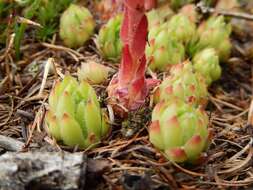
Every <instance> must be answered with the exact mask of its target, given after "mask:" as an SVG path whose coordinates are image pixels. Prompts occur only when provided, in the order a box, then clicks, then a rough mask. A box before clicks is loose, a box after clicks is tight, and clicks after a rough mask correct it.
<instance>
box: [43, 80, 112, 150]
mask: <svg viewBox="0 0 253 190" xmlns="http://www.w3.org/2000/svg"><path fill="white" fill-rule="evenodd" d="M106 120H107V117H106V115H105V113H104V112H103V111H102V110H101V109H100V106H99V102H98V100H97V96H96V93H95V91H94V89H93V88H92V87H91V86H90V85H89V84H88V83H87V82H85V81H82V82H81V83H80V84H78V82H77V81H76V79H74V78H73V77H71V76H65V78H64V79H63V81H62V82H58V83H56V85H55V87H54V88H53V90H52V91H51V93H50V96H49V111H48V112H47V114H46V125H47V127H48V132H49V133H50V134H51V135H52V136H53V137H54V138H55V139H56V140H61V141H63V143H64V144H65V145H68V146H71V147H73V146H77V145H78V146H79V147H81V148H86V147H88V146H91V145H94V143H97V142H99V140H100V139H101V138H102V137H103V136H104V135H105V134H106V133H107V132H108V129H109V128H108V125H107V122H106Z"/></svg>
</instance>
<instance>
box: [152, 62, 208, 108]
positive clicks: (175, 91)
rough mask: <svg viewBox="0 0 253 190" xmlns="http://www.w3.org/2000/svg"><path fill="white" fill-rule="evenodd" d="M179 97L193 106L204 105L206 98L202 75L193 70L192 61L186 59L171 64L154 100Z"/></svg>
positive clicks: (206, 93) (167, 99)
mask: <svg viewBox="0 0 253 190" xmlns="http://www.w3.org/2000/svg"><path fill="white" fill-rule="evenodd" d="M174 98H179V99H181V100H182V101H185V102H186V103H189V104H191V105H194V106H199V105H202V106H203V107H204V106H205V104H206V102H207V99H208V91H207V85H206V81H205V79H204V77H203V76H202V75H201V74H200V73H197V72H194V70H193V66H192V63H191V62H189V61H186V62H184V63H181V64H177V65H175V66H173V67H172V68H171V70H170V75H169V76H168V77H167V78H165V79H164V80H163V82H162V83H161V84H160V85H159V87H158V88H157V89H156V92H155V102H159V101H169V100H173V99H174Z"/></svg>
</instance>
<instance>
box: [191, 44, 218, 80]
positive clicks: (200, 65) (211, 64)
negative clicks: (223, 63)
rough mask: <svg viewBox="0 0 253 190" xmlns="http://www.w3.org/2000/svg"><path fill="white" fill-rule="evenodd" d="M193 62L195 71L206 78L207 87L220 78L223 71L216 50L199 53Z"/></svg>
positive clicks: (209, 49) (208, 49)
mask: <svg viewBox="0 0 253 190" xmlns="http://www.w3.org/2000/svg"><path fill="white" fill-rule="evenodd" d="M192 62H193V67H194V69H195V71H196V72H198V73H200V74H202V76H204V78H205V80H206V83H207V85H210V84H211V83H212V82H213V81H216V80H218V79H219V78H220V76H221V72H222V70H221V67H220V64H219V57H218V55H217V53H216V51H215V49H213V48H207V49H204V50H202V51H200V52H198V53H197V54H196V55H195V56H194V58H193V61H192Z"/></svg>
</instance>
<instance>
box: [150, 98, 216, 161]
mask: <svg viewBox="0 0 253 190" xmlns="http://www.w3.org/2000/svg"><path fill="white" fill-rule="evenodd" d="M149 139H150V141H151V143H152V144H153V145H154V146H155V147H156V148H158V149H160V150H161V151H163V152H164V153H165V156H166V157H167V158H168V159H169V160H171V161H173V162H179V163H180V162H192V163H194V162H197V161H198V160H199V158H200V157H201V153H202V152H203V151H204V150H205V149H206V148H207V147H208V144H209V143H210V140H211V139H210V134H209V132H208V116H207V114H206V113H205V111H203V110H201V109H199V108H195V107H193V106H191V105H189V104H186V103H184V102H183V101H181V100H178V99H173V100H171V101H167V102H165V101H162V102H160V103H158V104H157V105H156V106H155V108H154V110H153V112H152V123H151V125H150V126H149Z"/></svg>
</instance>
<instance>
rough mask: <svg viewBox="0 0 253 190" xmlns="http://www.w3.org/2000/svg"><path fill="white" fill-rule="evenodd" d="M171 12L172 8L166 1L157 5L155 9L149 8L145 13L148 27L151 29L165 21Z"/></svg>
mask: <svg viewBox="0 0 253 190" xmlns="http://www.w3.org/2000/svg"><path fill="white" fill-rule="evenodd" d="M173 14H174V12H173V10H172V9H171V8H170V6H169V4H167V3H166V4H164V5H161V6H159V7H157V8H156V9H152V10H150V11H149V12H147V13H146V15H147V18H148V26H149V29H151V28H152V27H153V26H154V25H157V24H163V23H165V22H166V21H168V20H169V19H170V18H171V16H172V15H173Z"/></svg>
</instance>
